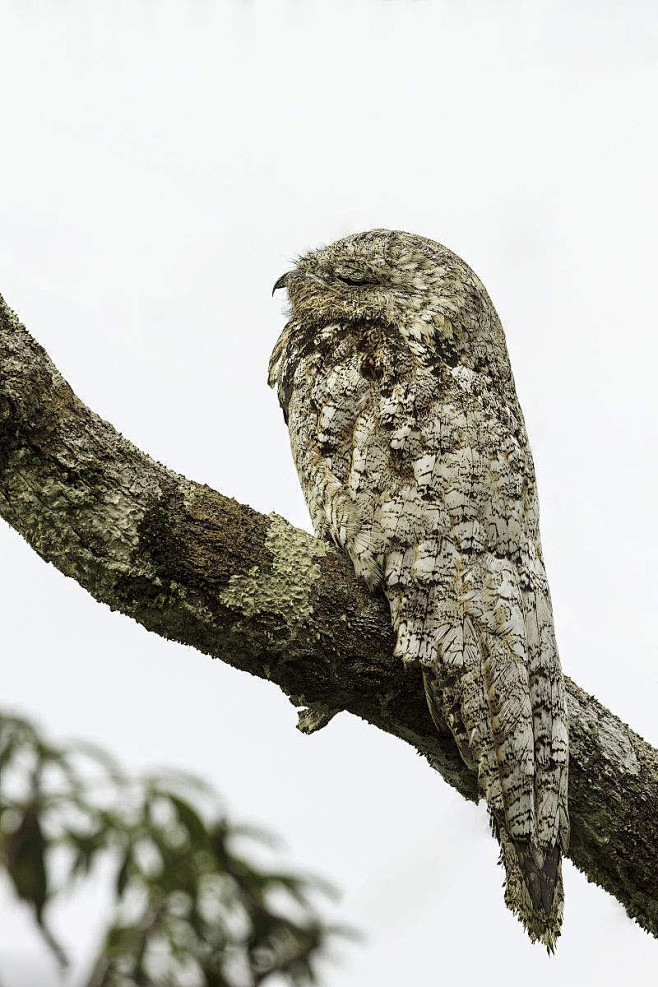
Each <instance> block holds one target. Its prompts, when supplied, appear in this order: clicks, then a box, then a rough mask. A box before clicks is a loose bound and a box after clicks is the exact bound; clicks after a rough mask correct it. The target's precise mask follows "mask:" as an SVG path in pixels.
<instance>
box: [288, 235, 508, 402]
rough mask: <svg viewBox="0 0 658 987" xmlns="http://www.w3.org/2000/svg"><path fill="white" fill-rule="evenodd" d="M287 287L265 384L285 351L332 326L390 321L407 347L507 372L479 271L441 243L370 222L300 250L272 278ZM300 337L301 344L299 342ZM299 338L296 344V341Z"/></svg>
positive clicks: (295, 349)
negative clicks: (283, 319)
mask: <svg viewBox="0 0 658 987" xmlns="http://www.w3.org/2000/svg"><path fill="white" fill-rule="evenodd" d="M278 288H286V289H287V291H288V296H289V298H290V303H291V318H290V321H289V322H288V323H287V325H286V326H285V328H284V330H283V332H282V333H281V336H280V337H279V339H278V341H277V343H276V346H275V347H274V352H273V353H272V357H271V360H270V373H269V381H270V384H272V385H273V384H274V383H275V381H276V380H277V378H278V374H279V372H280V370H281V369H282V367H283V365H284V364H285V359H284V354H285V353H288V354H291V353H294V352H301V349H300V346H301V345H302V343H301V341H302V340H309V339H310V338H313V337H316V336H318V335H319V334H323V333H324V334H325V335H326V330H327V329H328V328H330V327H331V326H338V327H341V331H342V330H343V329H345V328H348V327H350V326H353V327H354V328H355V330H356V331H357V332H361V331H363V332H365V333H367V332H368V330H369V327H371V326H380V327H381V326H384V327H389V328H390V329H391V330H392V331H394V332H397V333H399V334H400V336H401V337H403V338H404V340H405V341H406V342H407V345H408V346H409V348H410V349H411V350H412V352H414V353H416V354H418V355H420V354H422V353H430V354H432V353H433V354H434V355H435V356H437V357H438V358H439V359H441V360H443V361H444V362H447V363H450V364H451V365H453V366H454V365H456V364H457V363H459V364H461V365H462V366H464V367H466V368H467V369H468V368H470V369H473V368H474V367H482V366H484V365H485V364H496V366H497V373H498V375H499V377H500V378H501V379H507V378H509V379H511V375H510V371H509V361H508V358H507V351H506V347H505V341H504V335H503V331H502V327H501V325H500V321H499V319H498V316H497V314H496V311H495V309H494V307H493V305H492V303H491V300H490V299H489V296H488V294H487V292H486V289H485V287H484V285H483V284H482V282H481V281H480V279H479V278H478V277H477V275H476V274H474V272H473V271H472V270H471V268H470V267H469V266H468V264H466V263H465V262H464V261H463V260H461V258H460V257H458V256H457V255H456V254H454V253H453V252H452V251H451V250H448V248H447V247H444V246H442V245H441V244H440V243H436V242H435V241H434V240H428V239H426V238H425V237H422V236H417V235H416V234H413V233H400V232H395V231H391V230H370V231H369V232H367V233H357V234H355V235H353V236H348V237H345V238H344V239H343V240H337V241H336V242H335V243H332V244H330V245H329V246H328V247H321V248H320V249H319V250H314V251H312V252H311V253H308V254H305V255H304V256H302V257H300V258H299V260H298V261H297V264H296V266H295V267H294V268H293V269H292V270H291V271H288V272H287V273H286V274H284V275H282V277H280V278H279V280H278V281H277V282H276V284H275V285H274V289H273V293H274V291H276V290H277V289H278ZM305 345H306V343H304V344H303V346H305ZM303 346H302V348H303Z"/></svg>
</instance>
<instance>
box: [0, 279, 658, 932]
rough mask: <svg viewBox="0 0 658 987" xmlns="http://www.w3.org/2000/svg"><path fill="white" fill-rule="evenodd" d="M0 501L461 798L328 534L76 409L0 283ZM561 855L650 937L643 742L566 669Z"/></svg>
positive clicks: (58, 556)
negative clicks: (206, 480) (158, 455)
mask: <svg viewBox="0 0 658 987" xmlns="http://www.w3.org/2000/svg"><path fill="white" fill-rule="evenodd" d="M0 514H2V516H3V517H4V518H5V520H6V521H7V522H8V523H9V524H10V525H12V527H14V528H15V529H16V530H17V531H18V532H20V534H21V535H23V537H24V538H25V539H26V540H27V541H28V542H29V544H30V545H31V546H32V548H34V550H35V551H36V552H38V553H39V555H40V556H41V557H42V558H43V559H45V560H46V561H48V562H52V563H53V564H54V565H55V566H57V568H58V569H60V570H61V572H63V573H64V574H65V575H67V576H71V577H72V578H73V579H75V580H77V582H79V583H80V584H81V585H82V586H84V587H85V589H87V590H89V592H90V593H91V594H92V595H93V596H94V597H95V598H96V599H97V600H99V601H101V602H103V603H106V604H107V605H108V606H109V607H110V608H111V609H113V610H119V611H121V612H122V613H125V614H128V615H129V616H131V617H133V618H134V619H135V620H137V621H138V622H139V623H140V624H142V625H143V626H144V627H146V628H148V629H149V630H151V631H155V632H156V633H157V634H160V635H161V636H163V637H166V638H170V639H172V640H175V641H180V642H181V643H183V644H189V645H192V646H193V647H194V648H196V649H198V650H199V651H202V652H205V653H206V654H209V655H212V656H213V657H215V658H221V659H222V660H223V661H225V662H228V663H229V664H231V665H233V666H235V667H236V668H240V669H242V670H244V671H246V672H250V673H251V674H253V675H257V676H259V677H260V678H267V679H271V680H272V681H273V682H276V684H277V685H278V686H280V688H281V689H283V691H284V692H285V693H286V694H287V695H288V696H289V697H290V698H291V700H292V701H293V702H294V704H295V705H297V706H301V707H305V708H304V709H303V711H302V714H301V716H300V728H301V729H303V730H304V731H305V732H311V731H313V730H316V729H320V728H321V727H322V726H324V724H325V723H326V722H328V721H329V719H330V718H331V716H332V715H333V714H334V713H335V712H336V711H339V710H348V711H349V712H351V713H354V714H355V715H357V716H360V717H362V718H363V719H364V720H367V721H368V722H369V723H372V724H374V725H375V726H377V727H379V728H380V729H382V730H385V731H386V732H388V733H391V734H393V735H394V736H396V737H400V738H401V739H402V740H405V741H407V743H410V744H411V745H412V746H413V747H415V748H416V749H417V750H418V751H420V752H421V753H422V754H423V755H424V756H425V757H427V759H428V760H429V762H430V763H431V765H432V766H433V767H434V768H435V769H436V770H437V771H439V772H440V773H441V774H442V775H443V777H444V778H445V780H446V781H447V782H449V784H451V785H452V786H453V787H454V788H456V789H457V790H458V791H459V792H460V793H461V794H462V795H463V796H464V797H465V798H469V799H476V798H477V788H476V780H475V777H474V775H473V774H472V772H470V771H469V769H468V768H467V767H466V766H465V765H464V763H463V762H462V760H461V758H460V756H459V754H458V752H457V749H456V747H455V744H454V742H453V740H452V737H451V734H450V732H449V730H448V729H447V727H446V729H445V730H444V731H441V732H437V730H436V729H435V727H434V724H433V722H432V720H431V718H430V715H429V713H428V711H427V707H426V704H425V697H424V693H423V687H422V680H421V675H420V671H419V669H417V668H415V667H410V668H405V667H403V666H402V665H401V664H400V663H399V662H397V661H395V660H393V658H392V652H393V639H392V633H391V628H390V618H389V614H388V609H387V606H386V604H385V602H384V600H383V599H381V598H373V597H371V596H370V595H368V593H367V592H366V591H365V589H364V588H363V587H362V586H361V585H360V584H358V583H357V582H356V580H355V577H354V573H353V570H352V567H351V565H350V564H349V563H348V562H347V561H346V560H345V559H344V558H343V557H342V556H341V555H339V554H338V552H336V551H335V550H334V549H333V548H331V547H330V546H329V545H327V544H325V543H324V542H320V541H318V540H317V539H314V538H312V537H311V536H310V535H307V534H305V533H304V532H302V531H299V530H298V529H296V528H293V527H292V526H291V525H289V524H287V522H285V521H284V520H283V519H282V518H280V517H278V516H276V515H271V516H270V517H265V516H263V515H261V514H258V513H257V512H256V511H254V510H252V509H251V508H250V507H246V506H244V505H242V504H238V503H237V502H236V501H234V500H231V499H229V498H227V497H224V496H223V495H222V494H220V493H218V492H217V491H215V490H211V489H210V488H209V487H207V486H203V485H200V484H196V483H193V482H191V481H190V480H187V479H185V478H184V477H182V476H179V475H178V474H176V473H172V472H171V471H170V470H168V469H165V467H163V466H162V465H160V464H159V463H157V462H155V461H154V460H152V459H150V458H149V457H148V456H146V455H145V454H144V453H142V452H140V451H139V450H138V449H136V448H135V447H134V446H133V445H131V444H130V443H129V442H128V441H126V439H124V438H123V437H122V436H121V435H119V433H118V432H116V431H115V430H114V429H113V428H112V426H111V425H109V424H108V423H107V422H104V421H102V420H101V419H100V418H99V417H98V416H97V415H95V414H94V413H93V412H91V411H90V410H89V409H88V408H86V407H85V406H84V405H83V404H82V402H81V401H79V400H78V398H77V397H76V396H75V394H74V393H73V392H72V390H71V388H70V387H69V385H68V384H67V383H66V382H65V381H64V380H63V378H62V377H61V375H60V374H59V372H58V371H57V370H56V368H55V367H54V366H53V364H52V362H51V361H50V359H49V358H48V356H47V354H46V353H45V351H44V350H43V349H42V348H41V347H40V346H39V345H38V344H37V343H36V342H35V341H34V340H33V339H32V337H31V336H30V335H29V333H28V332H27V331H26V329H25V328H24V327H23V326H22V325H21V324H20V322H19V321H18V319H17V318H16V316H15V315H14V314H13V313H12V312H11V310H10V309H9V308H7V306H6V305H5V303H4V301H2V299H1V298H0ZM567 684H568V693H569V714H570V739H571V776H570V783H571V784H570V807H571V819H572V841H571V850H570V856H571V859H572V860H573V862H574V863H575V864H576V866H577V867H579V868H580V869H581V870H582V871H584V872H585V874H586V875H587V876H588V878H590V880H592V881H595V882H596V883H597V884H600V885H601V886H602V887H604V888H606V889H607V890H608V891H609V892H610V893H611V894H613V895H614V896H615V897H616V898H618V900H619V901H620V902H622V904H623V905H624V906H625V908H626V910H627V912H628V914H629V915H631V916H633V917H634V918H636V919H637V920H638V922H639V923H640V924H641V925H642V926H643V927H644V928H645V929H646V930H647V931H649V932H651V933H652V934H653V935H654V936H658V891H657V887H658V885H657V882H656V874H658V752H656V751H655V750H654V749H653V748H652V747H650V746H649V745H648V744H647V743H646V742H645V741H644V740H643V739H642V738H641V737H639V736H638V735H637V734H636V733H634V732H633V731H632V730H631V729H630V728H629V727H627V726H626V725H625V724H623V723H622V722H621V721H620V720H619V719H617V717H615V716H614V715H613V714H612V713H610V712H609V711H608V710H606V709H605V708H604V707H603V706H601V704H600V703H599V702H597V700H596V699H594V698H593V697H591V696H589V695H587V694H586V693H585V692H583V690H582V689H580V688H579V687H578V686H577V685H576V684H575V683H574V682H572V681H570V680H568V682H567Z"/></svg>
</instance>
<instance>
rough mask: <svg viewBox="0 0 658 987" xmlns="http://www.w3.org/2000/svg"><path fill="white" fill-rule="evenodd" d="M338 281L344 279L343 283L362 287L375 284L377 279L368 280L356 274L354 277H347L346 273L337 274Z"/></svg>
mask: <svg viewBox="0 0 658 987" xmlns="http://www.w3.org/2000/svg"><path fill="white" fill-rule="evenodd" d="M336 277H337V279H338V281H342V282H343V284H349V285H350V286H351V287H353V288H361V287H364V286H366V285H374V284H375V283H376V282H375V281H368V280H367V279H366V278H359V277H357V276H356V275H354V276H352V277H346V276H345V275H344V274H337V275H336Z"/></svg>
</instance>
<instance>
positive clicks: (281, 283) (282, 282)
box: [272, 271, 292, 295]
mask: <svg viewBox="0 0 658 987" xmlns="http://www.w3.org/2000/svg"><path fill="white" fill-rule="evenodd" d="M291 274H292V271H286V273H285V274H282V275H281V277H280V278H279V279H278V280H277V281H275V282H274V287H273V288H272V295H274V292H275V291H278V290H279V288H287V287H288V278H289V277H290V275H291Z"/></svg>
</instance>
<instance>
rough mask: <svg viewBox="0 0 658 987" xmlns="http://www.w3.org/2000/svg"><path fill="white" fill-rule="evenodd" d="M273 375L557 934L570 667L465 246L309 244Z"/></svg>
mask: <svg viewBox="0 0 658 987" xmlns="http://www.w3.org/2000/svg"><path fill="white" fill-rule="evenodd" d="M280 287H285V288H286V289H287V291H288V295H289V297H290V301H291V305H292V311H291V318H290V321H289V322H288V323H287V324H286V326H285V328H284V330H283V332H282V333H281V336H280V337H279V340H278V342H277V344H276V346H275V347H274V352H273V353H272V358H271V361H270V372H269V382H270V384H271V385H276V386H277V388H278V395H279V401H280V403H281V406H282V408H283V412H284V416H285V418H286V421H287V424H288V428H289V431H290V442H291V446H292V453H293V457H294V460H295V464H296V466H297V470H298V473H299V477H300V480H301V484H302V488H303V491H304V495H305V497H306V501H307V503H308V507H309V510H310V513H311V517H312V521H313V526H314V528H315V531H316V533H317V534H318V535H319V536H321V537H327V538H330V539H331V540H333V541H334V542H335V543H336V544H337V545H338V546H340V548H341V549H343V550H344V551H345V552H347V553H348V555H349V557H350V558H351V560H352V562H353V564H354V569H355V571H356V573H357V575H358V576H360V577H361V578H362V579H363V580H365V582H366V583H367V585H368V586H369V588H370V589H371V590H376V589H378V588H379V587H381V589H382V590H383V592H384V593H385V595H386V598H387V599H388V602H389V604H390V608H391V618H392V621H393V626H394V629H395V632H396V646H395V653H396V655H398V656H399V657H400V658H401V659H402V660H403V661H404V662H418V663H419V664H420V665H421V666H422V668H423V672H424V680H425V691H426V694H427V700H428V703H429V707H430V711H431V713H432V715H433V717H434V719H435V720H436V721H437V724H438V723H440V722H443V723H447V724H448V726H449V727H450V730H451V731H452V734H453V736H454V739H455V742H456V743H457V745H458V748H459V751H460V752H461V756H462V757H463V759H464V761H465V762H466V764H467V765H469V766H471V767H473V768H474V769H475V770H476V771H477V774H478V779H479V784H480V787H481V790H482V793H483V795H484V796H485V798H486V801H487V805H488V807H489V811H490V813H491V819H492V825H493V828H494V832H495V834H496V835H497V837H498V839H499V842H500V845H501V858H502V861H503V864H504V866H505V870H506V892H505V900H506V902H507V904H508V905H509V907H510V908H512V909H513V910H514V911H515V912H516V913H517V914H518V915H519V916H520V918H521V919H522V921H523V922H524V924H525V926H526V928H527V930H528V932H529V934H530V937H531V938H532V939H533V940H541V941H542V942H543V943H545V945H546V946H547V947H548V948H549V949H552V948H553V946H554V943H555V939H556V937H557V936H558V935H559V931H560V924H561V919H562V905H563V890H562V874H561V854H562V852H564V851H565V850H566V848H567V844H568V839H569V818H568V812H567V770H568V739H567V713H566V699H565V688H564V680H563V677H562V671H561V669H560V662H559V658H558V652H557V646H556V643H555V634H554V630H553V616H552V610H551V601H550V595H549V589H548V583H547V580H546V573H545V570H544V561H543V558H542V551H541V544H540V538H539V515H538V505H537V489H536V482H535V471H534V466H533V461H532V455H531V452H530V447H529V445H528V438H527V435H526V430H525V425H524V421H523V415H522V412H521V409H520V407H519V403H518V399H517V396H516V391H515V388H514V380H513V377H512V372H511V369H510V364H509V358H508V355H507V348H506V346H505V337H504V334H503V330H502V327H501V324H500V320H499V318H498V316H497V314H496V311H495V309H494V307H493V305H492V303H491V301H490V299H489V296H488V294H487V292H486V290H485V288H484V286H483V285H482V283H481V282H480V281H479V279H478V278H477V276H476V275H475V274H474V273H473V271H472V270H471V269H470V268H469V267H468V265H467V264H465V263H464V261H462V260H460V258H459V257H457V256H456V255H455V254H453V253H452V252H451V251H450V250H448V249H447V248H446V247H443V246H441V245H440V244H438V243H434V242H433V241H432V240H427V239H425V238H423V237H420V236H414V235H411V234H408V233H398V232H391V231H389V230H373V231H371V232H368V233H360V234H358V235H355V236H350V237H347V238H346V239H343V240H339V241H337V242H336V243H334V244H331V245H330V246H328V247H325V248H323V249H320V250H317V251H315V252H312V253H309V254H307V255H306V256H304V257H302V258H301V259H300V260H299V262H298V263H297V266H296V267H295V269H294V270H293V271H290V272H289V273H287V274H285V275H283V277H281V278H280V279H279V280H278V281H277V283H276V285H275V289H276V288H280Z"/></svg>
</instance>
